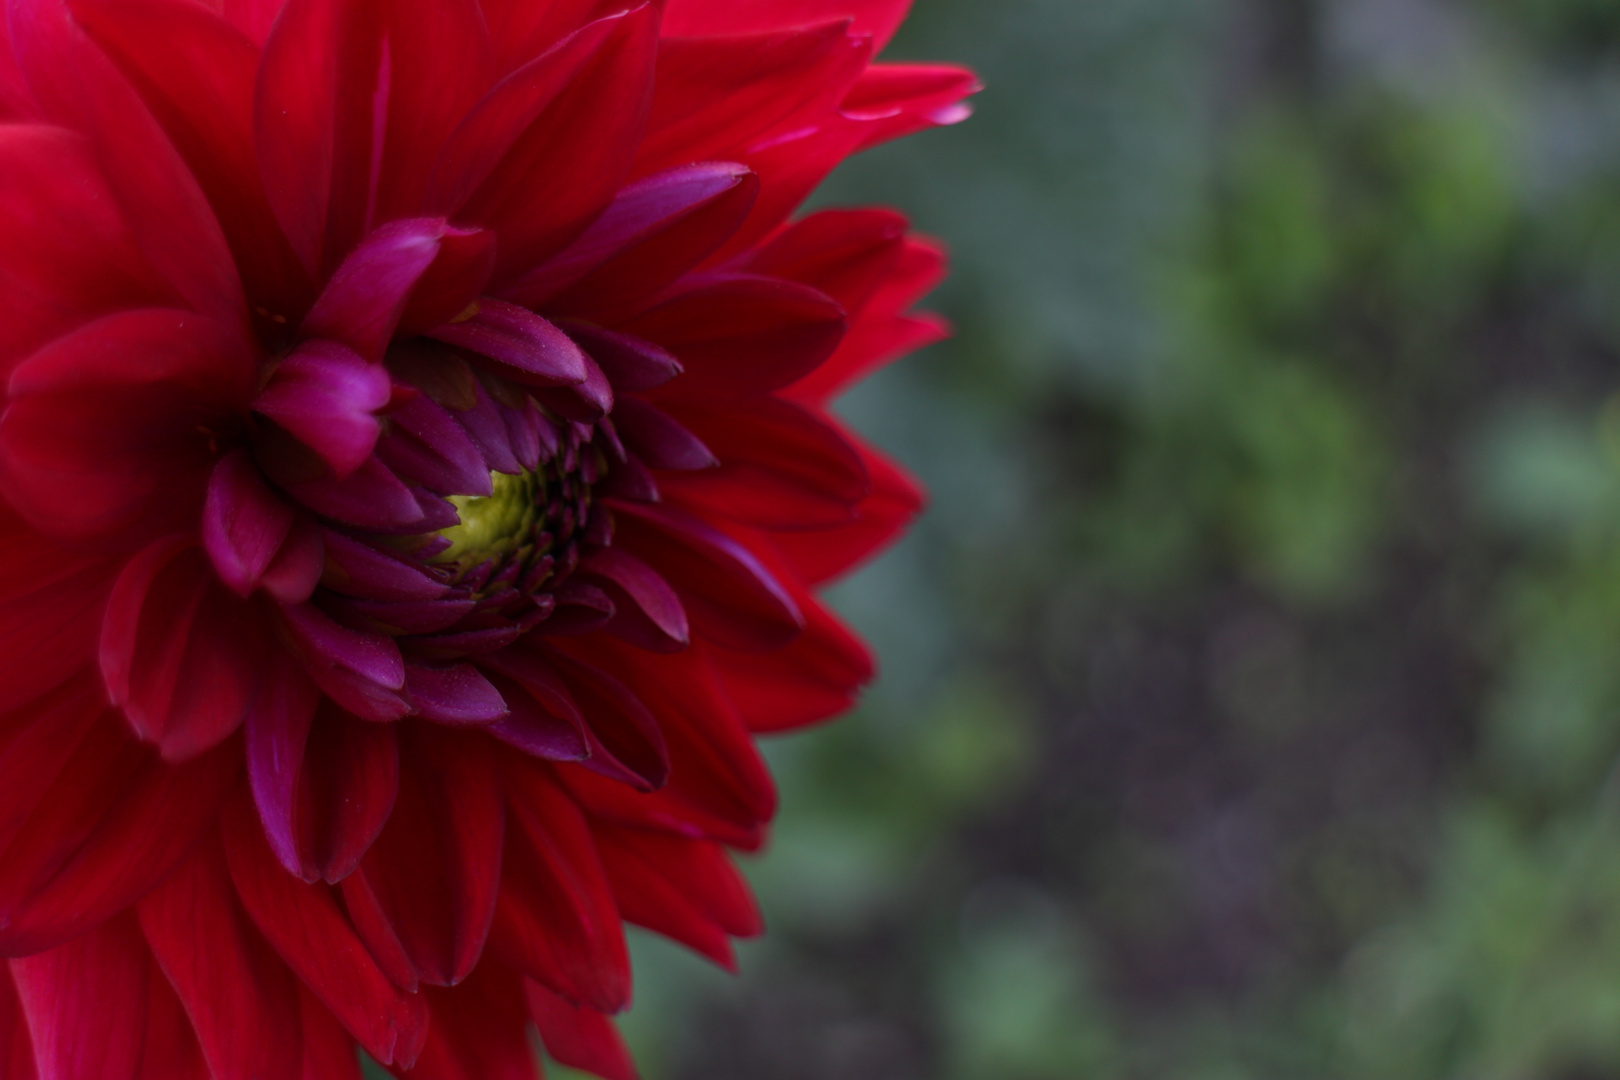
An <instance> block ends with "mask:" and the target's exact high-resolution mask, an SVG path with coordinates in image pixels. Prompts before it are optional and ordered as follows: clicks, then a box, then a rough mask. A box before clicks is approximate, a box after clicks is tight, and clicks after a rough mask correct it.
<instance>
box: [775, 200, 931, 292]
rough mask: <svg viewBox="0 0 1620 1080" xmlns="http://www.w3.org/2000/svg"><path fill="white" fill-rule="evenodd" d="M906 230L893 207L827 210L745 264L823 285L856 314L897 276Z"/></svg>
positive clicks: (820, 287)
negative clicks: (889, 208)
mask: <svg viewBox="0 0 1620 1080" xmlns="http://www.w3.org/2000/svg"><path fill="white" fill-rule="evenodd" d="M905 235H906V219H905V218H904V217H902V216H901V215H899V214H897V213H895V212H894V211H893V210H823V211H821V212H820V213H817V214H811V215H810V216H808V217H806V218H802V219H800V220H799V221H796V222H794V223H793V224H792V225H790V226H788V227H787V228H786V229H784V230H782V232H781V233H779V234H778V235H777V236H775V237H773V238H772V239H771V241H770V242H769V243H767V244H765V245H764V246H763V247H761V248H760V249H759V250H758V251H757V252H755V253H754V254H753V255H752V256H750V257H749V258H748V260H747V263H746V265H747V267H748V270H749V272H750V273H755V274H765V275H767V276H769V277H780V278H787V279H788V280H789V281H797V282H798V283H799V284H801V285H808V286H810V287H811V288H812V289H817V290H820V291H821V292H824V293H826V294H827V295H828V296H830V297H832V298H833V299H834V300H836V301H838V303H839V304H840V305H842V306H843V308H844V310H845V311H847V312H849V314H850V315H851V316H854V315H856V314H857V313H859V312H860V311H861V309H862V308H864V307H865V306H866V304H867V302H868V301H869V300H871V299H872V297H873V296H874V295H876V294H877V292H878V290H879V289H881V288H882V287H883V286H884V285H885V284H886V283H887V282H888V281H889V280H890V279H891V278H892V277H893V273H894V267H895V265H896V263H898V262H899V260H900V256H901V253H902V251H903V249H904V246H905Z"/></svg>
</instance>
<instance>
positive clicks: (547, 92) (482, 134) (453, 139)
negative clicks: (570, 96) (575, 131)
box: [426, 4, 628, 217]
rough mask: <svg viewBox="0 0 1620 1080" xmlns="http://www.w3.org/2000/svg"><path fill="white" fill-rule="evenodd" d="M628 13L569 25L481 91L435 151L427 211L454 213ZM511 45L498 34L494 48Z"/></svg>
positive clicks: (533, 8) (532, 7)
mask: <svg viewBox="0 0 1620 1080" xmlns="http://www.w3.org/2000/svg"><path fill="white" fill-rule="evenodd" d="M557 6H558V5H545V7H551V8H555V7H557ZM524 7H525V8H527V9H529V11H530V12H538V11H540V10H541V8H542V6H541V5H536V4H525V5H524ZM627 14H628V13H627V12H626V11H625V10H623V9H622V8H621V9H620V10H619V11H617V12H614V13H612V14H609V15H607V16H605V17H603V18H600V19H597V20H595V21H594V22H590V23H588V24H586V25H583V26H581V27H580V28H579V29H578V30H573V28H572V27H571V28H570V30H572V31H573V32H572V33H570V34H569V36H568V37H567V38H566V39H564V40H562V41H559V42H558V43H557V44H556V45H555V46H553V47H552V48H550V49H549V50H548V51H547V52H546V53H545V54H544V55H542V56H538V57H535V56H527V57H524V61H525V63H524V64H523V66H522V67H520V68H519V69H518V70H516V71H513V72H511V73H510V74H509V75H507V76H506V77H505V78H503V79H502V80H501V82H500V83H499V84H497V85H496V86H495V87H494V89H492V90H491V91H490V92H489V93H488V94H486V95H484V97H483V99H482V100H480V101H479V102H478V104H477V105H476V106H475V107H474V108H473V109H472V110H471V111H470V112H469V113H468V114H467V116H466V118H465V119H464V120H463V121H462V122H461V124H460V125H459V126H458V127H457V128H456V130H455V131H454V132H453V133H452V134H451V136H450V139H449V141H448V142H446V144H445V145H444V148H443V149H442V150H440V151H439V157H438V160H437V161H436V162H435V163H434V165H433V172H432V175H431V177H430V178H429V182H428V193H427V199H426V206H427V208H428V212H430V213H437V214H444V215H445V216H447V217H452V216H456V215H457V211H459V210H461V209H462V207H463V206H464V205H465V204H466V202H467V199H468V198H470V197H471V196H472V195H473V193H474V192H475V191H477V190H478V188H479V187H480V185H482V184H483V183H484V182H485V181H486V180H488V179H489V178H490V175H491V173H493V172H494V171H495V170H496V169H497V168H498V167H499V166H500V165H501V162H502V159H504V158H505V157H506V155H507V154H508V153H509V152H511V150H512V148H513V147H514V146H515V145H516V144H517V143H518V142H519V140H521V139H522V138H523V137H524V134H525V133H526V132H527V131H528V130H529V128H530V127H531V126H533V124H534V123H535V121H536V120H537V119H538V118H539V117H540V116H541V114H542V113H544V112H545V111H546V109H547V108H548V107H549V106H550V105H551V104H552V103H553V102H554V101H555V100H556V99H557V96H558V95H559V94H561V93H562V92H563V91H564V90H566V89H567V88H568V86H569V85H570V84H571V83H572V82H573V81H574V80H575V79H576V78H577V77H578V76H579V74H580V72H581V71H583V70H584V69H585V68H586V66H587V65H589V64H590V63H591V62H592V61H594V60H595V59H596V57H597V55H598V54H599V53H600V52H601V51H602V50H603V49H610V48H614V47H616V45H617V43H618V40H619V39H618V37H617V36H615V32H617V31H621V26H622V24H623V23H624V21H625V19H626V16H627ZM491 29H496V28H495V27H494V26H492V27H491ZM511 44H512V43H511V41H510V39H505V38H502V37H500V36H498V35H497V37H496V47H497V48H498V49H505V48H509V47H510V46H511Z"/></svg>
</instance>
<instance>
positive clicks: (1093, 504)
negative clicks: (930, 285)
mask: <svg viewBox="0 0 1620 1080" xmlns="http://www.w3.org/2000/svg"><path fill="white" fill-rule="evenodd" d="M897 48H898V50H899V52H900V53H901V54H903V55H907V56H918V57H944V58H949V59H954V60H960V61H964V62H968V63H971V64H973V65H974V66H976V67H977V68H979V69H980V71H981V72H982V73H983V75H984V77H985V80H986V82H987V83H988V85H989V90H988V91H987V93H986V94H985V95H984V96H983V98H982V99H981V102H980V110H979V116H978V117H977V118H976V119H975V120H974V121H973V122H972V123H970V124H968V125H966V126H964V127H962V128H959V129H954V130H951V131H946V132H941V133H937V134H934V135H930V136H928V137H926V138H922V139H918V140H915V142H914V143H912V144H907V145H904V146H900V147H896V148H893V149H886V150H882V151H878V152H876V153H874V154H872V155H871V156H870V157H869V158H867V159H865V160H863V161H860V162H857V163H855V164H853V165H852V166H851V167H850V168H849V169H848V170H847V171H846V172H845V173H843V174H841V175H840V176H839V177H838V178H836V179H835V182H834V184H833V185H832V186H831V189H830V190H829V191H828V192H827V193H826V195H825V198H826V199H827V201H830V202H869V201H881V202H893V203H897V204H900V205H903V206H905V207H907V208H908V209H910V210H911V211H913V212H914V215H915V217H916V219H917V221H918V223H919V225H920V227H922V228H924V229H926V230H927V231H929V232H932V233H935V234H937V235H940V236H942V237H944V238H945V239H946V240H947V241H948V242H949V243H950V244H951V246H952V247H953V249H954V251H955V256H956V276H955V278H954V279H953V281H952V283H951V284H950V285H949V286H947V288H946V289H945V290H944V291H943V292H942V293H941V294H940V296H939V297H938V298H937V299H936V301H935V306H937V307H939V308H940V309H942V310H944V311H946V312H947V313H948V314H949V315H950V316H951V317H952V318H953V319H955V320H956V321H957V323H958V326H959V335H958V337H957V338H956V339H955V340H954V341H953V342H951V343H949V344H947V345H944V346H941V347H938V348H936V349H934V350H932V351H931V352H930V353H929V354H926V355H924V356H922V357H920V358H916V359H913V360H911V361H907V362H906V363H904V364H902V365H900V366H898V367H897V368H895V369H893V370H891V371H890V372H888V373H886V374H885V375H884V376H882V377H881V378H879V379H877V380H875V381H874V383H873V384H872V385H871V386H870V387H869V388H865V389H863V390H861V391H859V392H858V393H857V394H855V395H852V397H851V399H850V400H849V401H848V402H847V412H848V414H849V416H850V417H851V419H852V420H853V422H855V423H856V424H857V425H858V426H860V427H861V428H863V429H864V430H866V431H867V432H869V433H871V434H872V435H873V436H874V437H875V438H876V439H877V440H878V441H879V442H881V443H882V444H884V445H885V446H887V447H888V448H889V449H890V450H891V451H893V452H894V453H895V454H896V455H897V456H898V457H900V458H901V459H902V460H904V461H906V462H907V463H909V465H910V466H911V467H912V468H914V469H915V470H916V471H917V472H919V473H920V474H921V475H922V476H923V477H924V479H925V480H926V481H927V482H928V484H929V486H930V487H931V489H932V491H933V493H934V499H935V504H934V507H933V510H932V512H931V514H930V516H929V517H928V518H927V520H926V521H925V522H924V523H923V524H922V525H921V526H920V527H919V528H918V530H917V531H916V533H915V534H914V535H913V536H912V537H911V538H910V539H909V540H907V541H906V542H905V544H903V545H902V546H901V548H899V549H898V550H897V551H896V552H894V553H893V554H892V555H890V556H888V557H886V558H885V559H884V560H883V561H882V562H880V563H879V564H878V565H877V566H875V567H874V568H872V569H870V570H868V571H866V572H864V573H862V574H861V575H859V576H858V577H857V578H856V579H855V580H854V581H853V582H851V583H849V584H848V585H846V586H844V587H842V588H841V590H840V591H839V593H838V600H839V602H840V604H841V606H842V607H843V609H844V610H845V611H846V612H847V613H848V614H849V615H850V617H851V618H852V620H853V621H855V622H856V623H857V624H858V625H859V626H860V627H861V628H862V630H863V631H865V632H866V633H867V634H869V635H870V636H871V637H872V638H873V639H874V640H875V641H876V642H877V644H878V647H879V650H880V652H881V654H882V656H883V658H884V661H885V665H886V675H885V678H884V680H883V682H882V683H881V684H880V685H879V686H878V687H877V688H876V690H875V691H874V692H873V693H872V694H871V695H870V697H869V699H868V701H867V703H866V704H865V706H863V708H862V709H861V711H860V712H859V713H858V714H857V715H856V716H855V717H853V718H852V719H850V720H847V721H844V722H842V723H840V724H837V725H833V726H831V727H829V728H827V729H825V730H822V731H819V732H816V733H813V734H810V735H806V736H799V737H794V738H791V739H787V740H783V741H781V742H779V743H778V744H776V745H775V746H774V748H773V760H774V763H775V765H776V766H777V767H778V769H779V771H780V775H781V777H782V786H783V793H784V800H783V812H782V818H781V824H780V827H779V830H778V833H777V835H776V838H775V841H774V843H773V845H772V848H771V850H770V853H769V854H768V855H766V856H765V857H764V858H762V859H759V860H756V861H754V862H752V863H751V864H750V865H749V868H748V869H749V872H750V874H751V876H752V877H753V879H754V880H755V882H756V884H757V887H758V889H759V892H760V895H761V898H762V900H763V903H764V905H765V909H766V912H767V917H768V920H769V921H770V923H771V925H772V932H771V935H770V937H769V938H768V939H767V940H766V941H765V942H764V943H762V944H759V945H756V946H749V947H746V948H745V949H744V950H743V952H742V975H741V977H740V978H738V979H731V978H730V977H727V976H723V975H712V974H709V973H706V972H704V971H703V969H702V967H701V965H700V964H698V963H697V962H696V961H692V960H690V959H689V958H687V957H685V956H684V955H683V954H680V953H679V952H678V951H677V950H675V949H673V948H668V947H664V946H660V945H657V944H656V943H649V942H639V943H638V947H639V949H640V952H641V957H640V959H641V961H642V967H641V970H642V971H643V972H644V976H643V979H642V982H641V984H640V985H641V991H640V993H641V995H642V996H641V1000H640V1003H639V1004H638V1006H637V1007H636V1009H635V1010H633V1012H632V1014H631V1016H630V1017H629V1019H628V1021H627V1030H629V1031H630V1032H631V1033H632V1036H633V1038H634V1040H635V1041H636V1042H637V1044H638V1047H639V1049H640V1050H641V1051H642V1055H643V1057H644V1059H645V1060H646V1061H647V1062H648V1073H649V1075H650V1076H651V1077H652V1078H654V1080H686V1078H691V1080H699V1078H701V1080H733V1078H735V1080H775V1078H783V1080H800V1078H802V1080H822V1078H836V1080H867V1078H870V1080H909V1078H929V1080H933V1078H940V1080H1071V1078H1092V1077H1095V1078H1099V1080H1114V1078H1118V1080H1125V1078H1132V1080H1134V1078H1152V1080H1159V1078H1163V1080H1272V1078H1275V1080H1295V1078H1303V1077H1308V1078H1321V1080H1337V1078H1343V1080H1602V1078H1620V0H1250V2H1247V3H1237V2H1233V3H1227V4H1211V3H1204V2H1199V0H1083V2H1081V0H994V2H992V0H919V2H918V5H917V12H916V16H915V18H914V21H913V23H912V24H911V25H910V26H909V27H908V29H907V31H906V33H905V34H904V35H903V36H902V38H901V39H900V41H899V43H898V46H897Z"/></svg>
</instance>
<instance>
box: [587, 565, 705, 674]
mask: <svg viewBox="0 0 1620 1080" xmlns="http://www.w3.org/2000/svg"><path fill="white" fill-rule="evenodd" d="M580 571H581V572H582V573H586V574H590V575H592V576H593V577H595V578H596V579H597V580H598V581H599V582H602V583H604V586H605V589H606V592H607V594H608V597H609V599H611V600H612V601H613V606H614V620H613V622H611V623H609V624H608V627H607V629H608V631H609V632H610V633H615V634H617V635H618V636H620V637H623V638H625V640H627V641H631V642H633V643H635V644H637V645H640V646H642V647H643V648H647V649H652V650H654V651H656V652H669V651H672V650H676V649H680V648H683V647H684V646H685V645H686V644H687V643H688V641H689V640H690V628H689V627H688V625H687V621H686V609H685V608H683V607H681V600H680V597H678V596H676V595H675V590H674V589H672V588H670V587H669V582H667V581H665V580H664V579H663V578H661V577H659V576H658V573H657V571H655V570H653V568H652V567H650V566H648V565H647V564H646V563H644V562H642V561H641V560H640V559H638V558H636V557H635V556H634V555H631V554H629V553H628V552H625V551H621V550H619V549H618V548H604V549H603V550H601V551H599V552H597V553H596V554H594V555H592V556H590V557H589V558H587V559H585V560H584V561H583V562H582V563H581V564H580Z"/></svg>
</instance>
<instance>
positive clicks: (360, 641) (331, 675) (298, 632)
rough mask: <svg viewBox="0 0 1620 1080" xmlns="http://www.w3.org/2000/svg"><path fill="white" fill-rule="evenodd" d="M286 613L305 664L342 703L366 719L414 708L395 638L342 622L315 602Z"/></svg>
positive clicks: (383, 717)
mask: <svg viewBox="0 0 1620 1080" xmlns="http://www.w3.org/2000/svg"><path fill="white" fill-rule="evenodd" d="M282 614H283V618H284V620H285V625H286V627H287V629H288V630H289V631H290V633H291V635H292V638H293V640H294V642H295V643H296V645H297V647H298V651H299V655H300V656H301V657H302V658H303V661H304V667H305V668H306V669H307V670H308V671H309V674H310V676H311V677H312V678H313V679H314V680H315V682H316V683H318V684H319V685H320V688H321V689H322V690H324V691H326V692H327V694H329V695H330V696H331V697H332V699H333V700H334V701H336V702H337V703H338V704H339V705H342V706H343V707H344V708H345V709H348V710H349V711H351V712H353V713H355V714H357V715H359V716H361V717H364V718H365V719H367V720H398V719H399V718H400V717H402V716H404V715H406V714H407V713H409V712H410V704H409V703H408V701H407V700H406V697H405V662H404V660H403V659H401V657H400V655H399V647H398V646H397V645H395V644H394V642H393V641H392V640H391V639H389V638H386V637H383V636H382V635H380V634H368V633H363V632H361V631H358V630H350V629H349V628H347V627H343V626H339V625H338V624H337V623H335V622H333V621H332V620H331V619H330V618H328V617H327V616H326V615H324V614H322V613H321V612H320V611H319V610H318V609H316V608H315V607H314V606H313V605H311V604H295V605H292V606H290V607H286V608H283V609H282Z"/></svg>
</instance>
